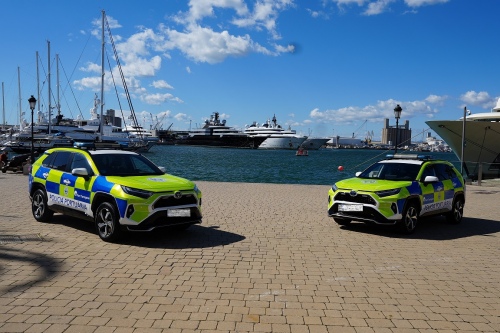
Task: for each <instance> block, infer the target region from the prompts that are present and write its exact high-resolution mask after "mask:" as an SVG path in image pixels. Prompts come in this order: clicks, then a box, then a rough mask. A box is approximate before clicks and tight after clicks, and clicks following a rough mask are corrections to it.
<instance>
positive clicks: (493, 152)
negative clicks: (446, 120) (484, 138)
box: [440, 125, 496, 154]
mask: <svg viewBox="0 0 500 333" xmlns="http://www.w3.org/2000/svg"><path fill="white" fill-rule="evenodd" d="M440 126H443V128H445V129H447V130H448V131H450V132H451V133H453V134H455V135H456V136H458V137H462V134H459V133H457V132H455V131H453V130H451V129H449V128H448V127H446V126H444V125H440ZM466 141H467V143H471V144H473V145H474V146H476V147H479V148H482V149H484V150H486V151H487V152H489V153H491V154H495V153H496V152H495V151H493V150H491V149H488V148H486V147H482V145H480V144H479V143H477V142H474V141H472V140H466Z"/></svg>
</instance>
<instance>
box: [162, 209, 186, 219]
mask: <svg viewBox="0 0 500 333" xmlns="http://www.w3.org/2000/svg"><path fill="white" fill-rule="evenodd" d="M167 216H168V217H189V216H191V210H190V209H189V208H187V209H169V210H168V211H167Z"/></svg>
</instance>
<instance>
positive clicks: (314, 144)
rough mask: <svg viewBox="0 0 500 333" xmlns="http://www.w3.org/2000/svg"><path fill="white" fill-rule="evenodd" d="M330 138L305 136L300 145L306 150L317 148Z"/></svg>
mask: <svg viewBox="0 0 500 333" xmlns="http://www.w3.org/2000/svg"><path fill="white" fill-rule="evenodd" d="M328 140H330V139H329V138H307V139H306V140H305V141H304V142H302V147H303V148H305V149H307V150H318V149H320V148H321V147H323V146H324V145H326V143H327V142H328Z"/></svg>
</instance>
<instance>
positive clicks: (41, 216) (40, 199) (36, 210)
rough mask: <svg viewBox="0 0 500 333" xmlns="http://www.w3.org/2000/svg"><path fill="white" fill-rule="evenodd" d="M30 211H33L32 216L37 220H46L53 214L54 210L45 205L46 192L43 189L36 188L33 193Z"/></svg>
mask: <svg viewBox="0 0 500 333" xmlns="http://www.w3.org/2000/svg"><path fill="white" fill-rule="evenodd" d="M31 211H32V212H33V217H34V218H35V220H37V221H38V222H47V221H48V220H50V218H51V217H52V215H54V212H53V211H51V210H50V209H49V206H48V205H47V194H46V193H45V191H44V190H42V189H38V190H36V191H35V193H33V198H32V199H31Z"/></svg>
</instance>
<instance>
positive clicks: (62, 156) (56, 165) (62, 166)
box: [51, 151, 71, 171]
mask: <svg viewBox="0 0 500 333" xmlns="http://www.w3.org/2000/svg"><path fill="white" fill-rule="evenodd" d="M70 157H71V153H70V152H68V151H58V152H57V153H55V157H54V161H53V162H52V165H51V167H52V168H53V169H57V170H61V171H66V168H67V166H68V162H69V158H70Z"/></svg>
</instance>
